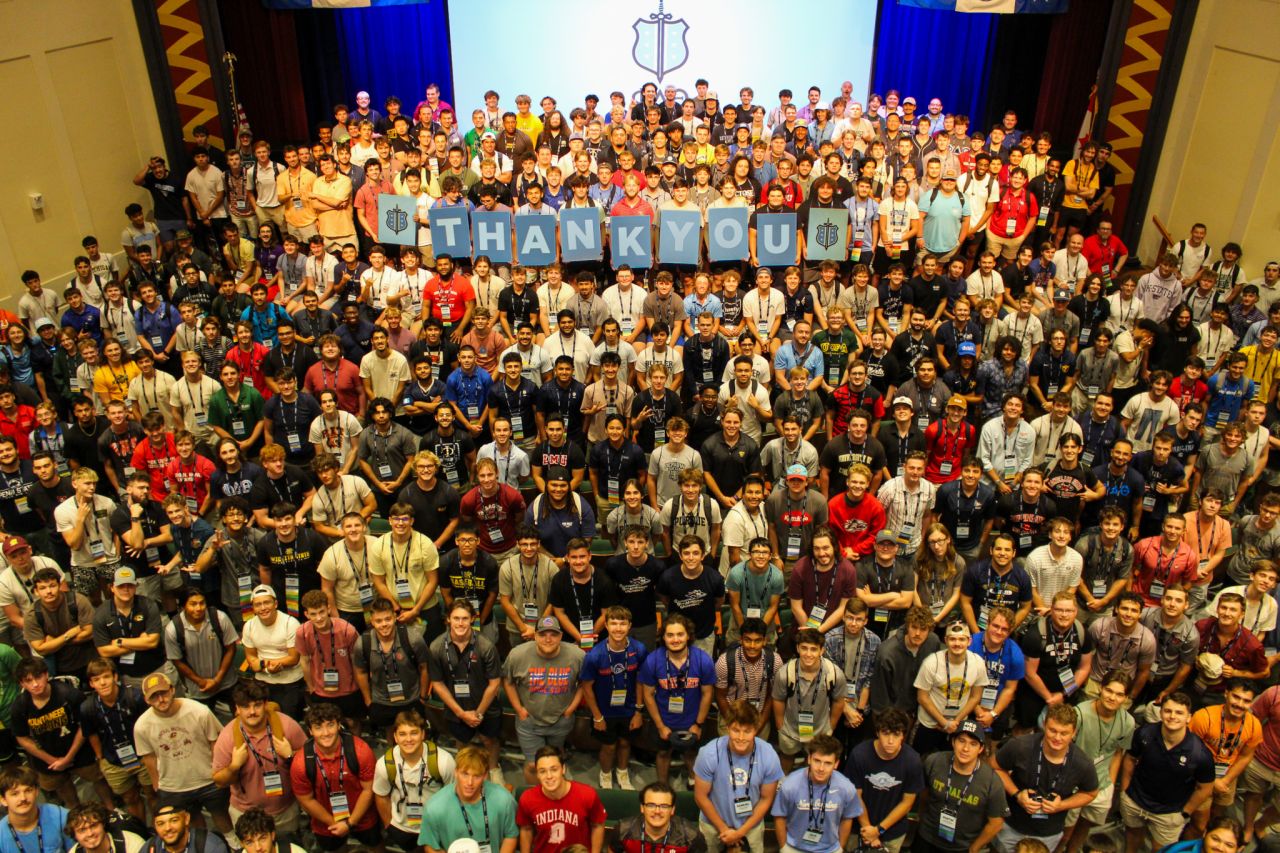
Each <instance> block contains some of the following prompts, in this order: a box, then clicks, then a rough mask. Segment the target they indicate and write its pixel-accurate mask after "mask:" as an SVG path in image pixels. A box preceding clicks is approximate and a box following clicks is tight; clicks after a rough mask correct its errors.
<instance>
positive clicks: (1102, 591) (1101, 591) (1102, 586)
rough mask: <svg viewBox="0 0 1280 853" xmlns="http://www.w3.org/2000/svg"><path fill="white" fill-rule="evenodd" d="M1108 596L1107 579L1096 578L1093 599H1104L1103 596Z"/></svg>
mask: <svg viewBox="0 0 1280 853" xmlns="http://www.w3.org/2000/svg"><path fill="white" fill-rule="evenodd" d="M1106 594H1107V581H1106V578H1094V581H1093V597H1094V598H1102V596H1104V595H1106Z"/></svg>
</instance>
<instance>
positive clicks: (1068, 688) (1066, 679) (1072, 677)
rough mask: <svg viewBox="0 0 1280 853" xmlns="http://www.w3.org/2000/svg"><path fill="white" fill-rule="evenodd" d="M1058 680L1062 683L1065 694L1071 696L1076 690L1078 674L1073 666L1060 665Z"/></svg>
mask: <svg viewBox="0 0 1280 853" xmlns="http://www.w3.org/2000/svg"><path fill="white" fill-rule="evenodd" d="M1058 681H1059V682H1060V683H1061V684H1062V692H1063V695H1066V696H1070V695H1071V694H1072V693H1075V692H1076V674H1075V672H1074V671H1072V669H1071V667H1069V666H1060V667H1058Z"/></svg>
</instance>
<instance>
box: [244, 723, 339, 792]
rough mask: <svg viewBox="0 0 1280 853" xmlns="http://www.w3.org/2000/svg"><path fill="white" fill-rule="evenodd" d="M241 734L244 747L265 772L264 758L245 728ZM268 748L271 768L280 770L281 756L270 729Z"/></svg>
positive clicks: (268, 731) (268, 732)
mask: <svg viewBox="0 0 1280 853" xmlns="http://www.w3.org/2000/svg"><path fill="white" fill-rule="evenodd" d="M240 734H241V735H242V736H243V737H244V745H245V746H246V747H247V748H248V749H249V752H250V753H251V754H252V755H253V759H254V760H255V761H257V762H258V766H259V767H261V768H262V769H264V770H265V769H266V767H267V764H266V762H265V761H264V760H263V758H262V756H261V755H259V754H258V750H256V749H254V748H253V742H252V741H251V740H250V739H249V733H248V732H247V731H245V729H244V726H241V727H240ZM267 748H268V749H270V750H271V766H272V768H274V769H277V770H278V769H279V768H280V756H279V755H277V754H276V744H275V740H274V738H273V737H272V736H271V729H270V727H268V729H267ZM325 781H326V782H327V781H328V780H325Z"/></svg>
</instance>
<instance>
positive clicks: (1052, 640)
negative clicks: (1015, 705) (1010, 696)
mask: <svg viewBox="0 0 1280 853" xmlns="http://www.w3.org/2000/svg"><path fill="white" fill-rule="evenodd" d="M1018 645H1020V646H1021V647H1022V654H1023V656H1024V657H1025V658H1027V659H1028V660H1031V659H1033V658H1034V659H1036V660H1039V661H1040V666H1039V668H1037V670H1036V674H1038V675H1039V676H1040V680H1041V681H1043V682H1044V686H1045V687H1046V688H1048V690H1049V692H1050V693H1058V692H1060V691H1061V690H1062V679H1061V678H1060V677H1059V676H1058V673H1059V671H1060V670H1063V669H1069V670H1071V671H1072V672H1073V673H1074V672H1075V670H1076V667H1078V666H1079V665H1080V658H1081V657H1083V656H1084V655H1087V654H1092V653H1093V639H1092V638H1090V636H1089V632H1088V631H1085V630H1084V629H1083V628H1082V627H1081V626H1080V623H1078V622H1074V623H1072V625H1071V627H1070V628H1068V629H1067V630H1066V631H1065V632H1063V633H1059V632H1058V631H1057V629H1056V628H1055V627H1054V626H1053V623H1052V622H1050V621H1048V620H1047V619H1044V618H1041V619H1035V620H1032V622H1031V624H1030V627H1028V628H1027V631H1026V633H1025V634H1023V635H1022V640H1021V641H1020V642H1019V643H1018ZM1073 677H1074V676H1073ZM1083 686H1084V685H1082V684H1077V685H1076V687H1077V688H1079V687H1083ZM1023 691H1025V692H1026V693H1027V694H1029V695H1033V696H1034V695H1035V694H1034V692H1033V691H1032V690H1030V689H1029V687H1028V686H1027V685H1025V684H1024V685H1023V686H1022V689H1021V690H1020V691H1019V695H1021V693H1022V692H1023ZM1036 698H1037V699H1039V697H1038V696H1037V697H1036Z"/></svg>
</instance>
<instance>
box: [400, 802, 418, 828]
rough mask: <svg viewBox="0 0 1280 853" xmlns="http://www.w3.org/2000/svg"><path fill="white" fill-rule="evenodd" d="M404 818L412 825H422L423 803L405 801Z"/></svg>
mask: <svg viewBox="0 0 1280 853" xmlns="http://www.w3.org/2000/svg"><path fill="white" fill-rule="evenodd" d="M404 820H405V823H407V824H409V825H410V826H421V825H422V803H405V804H404Z"/></svg>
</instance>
